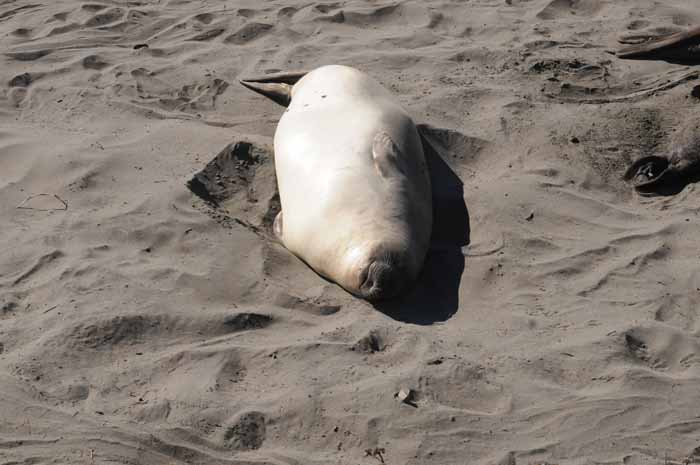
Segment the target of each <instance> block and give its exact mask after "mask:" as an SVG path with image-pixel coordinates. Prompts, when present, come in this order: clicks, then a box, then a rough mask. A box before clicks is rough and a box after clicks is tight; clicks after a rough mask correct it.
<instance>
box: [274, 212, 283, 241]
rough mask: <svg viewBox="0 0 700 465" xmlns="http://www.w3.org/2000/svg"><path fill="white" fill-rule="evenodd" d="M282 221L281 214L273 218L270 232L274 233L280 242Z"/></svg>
mask: <svg viewBox="0 0 700 465" xmlns="http://www.w3.org/2000/svg"><path fill="white" fill-rule="evenodd" d="M282 221H283V220H282V212H279V213H278V214H277V216H275V221H274V222H273V223H272V231H273V232H274V233H275V237H276V238H277V239H279V240H280V241H281V240H282V227H283V224H282Z"/></svg>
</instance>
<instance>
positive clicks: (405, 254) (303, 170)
mask: <svg viewBox="0 0 700 465" xmlns="http://www.w3.org/2000/svg"><path fill="white" fill-rule="evenodd" d="M241 83H242V84H243V85H245V86H246V87H248V88H249V89H252V90H254V91H256V92H258V93H261V94H263V95H265V96H267V97H269V98H271V99H273V100H274V101H276V102H277V103H280V104H282V105H285V106H288V108H287V110H286V111H285V113H284V114H283V115H282V118H281V119H280V121H279V124H278V126H277V130H276V132H275V137H274V151H275V170H276V174H277V183H278V187H279V195H280V203H281V206H282V211H281V212H280V214H279V215H278V216H277V218H276V219H275V224H274V230H275V234H276V235H277V236H278V238H279V239H280V240H281V241H282V243H283V244H284V246H285V247H286V248H287V249H289V250H290V251H291V252H292V253H294V254H295V255H296V256H298V257H299V258H301V259H302V260H303V261H304V262H306V263H307V264H308V265H309V266H310V267H311V268H313V269H314V270H315V271H316V272H317V273H318V274H320V275H321V276H324V277H326V278H328V279H329V280H331V281H334V282H336V283H338V284H339V285H341V286H342V287H343V288H345V289H346V290H347V291H349V292H351V293H352V294H355V295H357V296H360V297H362V298H364V299H367V300H370V301H376V300H381V299H386V298H390V297H394V296H396V295H398V294H399V293H401V292H402V291H404V290H405V289H406V288H407V287H408V286H409V285H411V284H412V283H413V282H414V281H415V280H416V278H417V276H418V274H419V272H420V270H421V268H422V266H423V262H424V260H425V256H426V253H427V251H428V247H429V243H430V234H431V230H432V215H433V212H432V199H431V187H430V177H429V174H428V169H427V166H426V162H425V157H424V154H423V148H422V144H421V139H420V136H419V134H418V131H417V129H416V126H415V124H414V123H413V121H412V120H411V118H410V116H409V115H408V114H407V113H406V111H405V110H404V109H403V108H402V107H401V105H400V104H399V103H398V102H397V101H396V99H395V98H394V97H393V96H392V95H391V94H390V93H389V92H388V91H387V90H386V89H385V88H384V87H382V86H381V85H380V84H379V83H378V82H376V81H375V80H374V79H372V78H370V77H369V76H367V75H366V74H364V73H362V72H360V71H358V70H356V69H353V68H350V67H347V66H337V65H333V66H323V67H321V68H318V69H315V70H313V71H311V72H309V73H287V74H280V75H276V76H266V77H263V78H259V79H248V80H244V81H241Z"/></svg>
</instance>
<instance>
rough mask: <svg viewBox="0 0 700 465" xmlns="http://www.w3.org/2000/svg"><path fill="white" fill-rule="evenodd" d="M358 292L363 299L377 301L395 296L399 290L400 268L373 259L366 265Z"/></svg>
mask: <svg viewBox="0 0 700 465" xmlns="http://www.w3.org/2000/svg"><path fill="white" fill-rule="evenodd" d="M363 275H364V276H365V278H364V280H363V281H362V284H361V285H360V294H361V296H362V297H363V298H364V299H367V300H369V301H377V300H384V299H390V298H392V297H395V296H396V295H397V294H398V293H399V292H400V291H401V279H402V276H400V270H399V269H398V267H396V266H395V265H393V264H391V263H389V262H385V261H377V260H375V261H373V262H372V263H370V265H369V266H368V267H367V269H366V271H365V273H363Z"/></svg>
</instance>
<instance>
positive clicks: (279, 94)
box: [241, 71, 307, 107]
mask: <svg viewBox="0 0 700 465" xmlns="http://www.w3.org/2000/svg"><path fill="white" fill-rule="evenodd" d="M306 74H307V72H306V71H292V72H287V73H276V74H268V75H265V76H261V77H257V78H250V79H241V84H243V85H244V86H245V87H247V88H248V89H250V90H252V91H253V92H257V93H258V94H261V95H264V96H265V97H267V98H269V99H270V100H272V101H274V102H275V103H278V104H280V105H282V106H283V107H286V106H289V102H291V101H292V87H293V86H294V84H296V83H297V81H299V79H301V78H303V77H304V76H305V75H306Z"/></svg>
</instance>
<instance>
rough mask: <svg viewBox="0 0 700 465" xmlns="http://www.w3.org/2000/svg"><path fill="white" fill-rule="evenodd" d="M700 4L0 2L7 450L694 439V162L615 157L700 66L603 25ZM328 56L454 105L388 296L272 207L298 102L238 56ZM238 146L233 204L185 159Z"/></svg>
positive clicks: (650, 460)
mask: <svg viewBox="0 0 700 465" xmlns="http://www.w3.org/2000/svg"><path fill="white" fill-rule="evenodd" d="M698 24H700V5H694V2H691V1H687V0H669V1H666V2H659V1H654V0H463V1H458V0H435V1H433V0H393V1H384V0H371V1H365V0H363V1H360V0H345V1H338V2H328V3H317V2H302V1H297V0H286V1H282V0H270V1H264V2H261V1H253V0H241V1H231V0H200V1H196V0H133V1H123V0H106V1H99V2H92V1H87V2H79V1H73V0H55V1H42V0H32V1H29V0H0V44H1V48H2V53H1V54H0V83H1V85H0V122H1V124H0V221H1V223H0V224H2V229H1V230H0V464H3V465H10V464H13V465H15V464H23V465H30V464H49V463H50V464H90V465H92V464H130V465H137V464H138V465H140V464H143V465H146V464H148V465H174V464H202V465H204V464H237V465H253V464H255V465H263V464H269V465H282V464H285V465H316V464H317V465H322V464H323V465H326V464H348V465H350V464H352V465H371V464H381V463H382V462H383V463H386V464H388V465H404V464H410V465H424V464H435V465H458V464H459V465H465V464H470V465H473V464H478V465H482V464H483V465H516V464H517V465H527V464H544V463H547V464H550V465H553V464H558V465H569V464H571V465H583V464H625V465H648V464H659V465H661V464H664V465H665V464H690V463H699V462H700V321H699V316H700V235H699V234H698V230H699V228H700V216H699V213H700V202H699V201H698V199H700V191H699V188H698V186H697V185H695V184H693V183H690V184H688V185H687V186H685V187H684V188H683V189H682V190H680V191H679V192H675V193H674V194H673V195H665V196H652V197H646V196H640V195H639V194H638V193H636V192H635V191H634V189H633V188H632V187H631V186H630V184H629V183H628V182H627V181H626V180H625V179H624V174H625V172H626V170H627V168H628V167H629V166H630V163H631V162H632V161H633V160H636V159H638V158H640V157H642V156H648V155H665V154H667V153H669V151H670V150H672V149H673V144H674V140H676V139H674V137H675V135H676V134H677V133H678V132H679V131H681V130H682V128H683V127H685V126H687V125H688V124H691V123H692V122H693V121H699V120H700V113H699V112H700V99H698V98H695V97H693V96H692V95H691V91H692V89H693V87H694V86H695V85H697V84H698V83H699V82H698V80H697V78H698V77H699V76H700V68H698V67H692V66H684V65H680V64H673V63H667V62H663V61H636V60H621V59H619V58H618V57H616V56H615V55H614V54H612V53H610V52H612V51H614V50H616V49H618V48H620V47H621V46H622V45H621V43H620V42H619V40H620V39H621V38H624V37H632V38H634V36H644V35H645V34H646V35H659V34H667V33H671V32H677V31H681V30H684V29H687V28H689V27H692V26H696V25H698ZM326 64H342V65H348V66H353V67H355V68H357V69H359V70H361V71H363V72H365V73H367V74H369V75H370V76H372V77H374V78H375V79H377V80H378V81H379V82H381V83H382V84H383V85H384V86H385V87H387V88H388V89H390V90H391V92H392V93H394V94H395V95H396V98H397V99H398V100H399V101H400V102H401V104H402V105H403V106H404V107H405V108H406V109H407V110H408V112H409V113H410V114H411V115H412V117H413V119H414V121H415V122H416V124H425V125H430V127H432V128H433V129H434V133H435V134H437V135H436V136H435V139H434V140H433V142H434V146H433V148H434V153H432V154H431V157H432V160H433V161H432V162H431V163H432V164H431V176H432V179H433V184H434V185H438V193H440V192H442V193H444V196H442V197H440V199H441V201H442V202H443V203H442V204H441V205H444V210H441V211H440V212H438V214H437V215H438V219H439V221H437V222H436V224H437V225H438V226H436V229H435V230H434V231H433V239H434V241H433V242H434V243H433V247H432V248H431V250H430V252H429V254H428V258H427V260H426V264H425V267H424V272H423V274H422V275H421V277H420V279H419V282H418V283H417V284H416V286H415V288H414V289H412V290H411V292H409V293H407V294H406V295H405V296H403V297H402V298H400V299H397V300H394V301H392V302H388V303H384V304H381V305H370V304H369V303H367V302H365V301H362V300H360V299H357V298H355V297H353V296H351V295H350V294H348V293H347V292H345V291H344V290H343V289H342V288H340V287H338V286H336V285H334V284H333V283H331V282H329V281H326V280H324V279H323V278H321V277H319V276H318V275H317V274H316V273H314V272H313V271H312V270H311V269H309V268H308V267H307V266H306V265H305V264H304V263H303V262H302V261H300V260H299V259H298V258H296V257H295V256H294V255H292V254H291V253H289V252H288V251H287V250H286V249H285V248H284V247H282V246H281V245H280V244H278V243H277V242H276V241H274V240H271V238H270V235H269V234H268V231H269V226H270V224H271V218H273V217H274V216H273V213H274V212H275V211H276V208H279V200H278V198H277V197H276V195H275V194H276V182H275V175H274V160H273V155H272V153H271V147H272V136H273V134H274V131H275V127H276V125H277V122H278V120H279V118H280V116H281V114H282V112H283V111H284V108H282V107H280V106H278V105H275V104H274V103H273V102H271V101H269V100H266V99H265V98H263V97H261V96H260V95H257V94H255V93H253V92H251V91H249V90H247V89H245V88H244V87H243V86H241V85H240V84H239V82H238V81H239V80H240V79H242V78H245V77H251V76H260V75H265V74H267V73H274V72H281V71H288V70H302V69H308V70H311V69H314V68H316V67H318V66H322V65H326ZM241 143H244V145H241ZM236 144H238V145H236ZM245 144H248V145H245ZM236 147H238V148H236ZM241 147H243V148H241ZM245 147H252V148H250V149H245V150H248V151H247V152H246V151H245V150H244V148H245ZM240 150H244V151H243V152H240ZM244 152H245V153H244ZM239 153H243V155H245V157H247V158H245V160H244V161H240V160H242V158H240V157H239V155H237V154H239ZM251 153H252V154H253V155H250V154H251ZM246 154H247V155H246ZM217 156H218V157H217ZM241 156H242V155H241ZM222 157H223V158H222ZM237 157H239V158H237ZM224 158H225V159H226V160H229V161H231V160H233V161H234V162H236V163H238V164H235V166H234V165H232V166H234V168H235V169H233V171H230V172H228V174H227V176H229V175H230V177H231V179H229V181H230V183H229V184H227V186H228V187H227V190H226V191H225V193H224V194H225V195H224V194H222V198H221V199H220V200H221V202H220V203H219V205H218V206H213V205H212V204H211V203H208V202H206V201H205V200H203V199H202V198H201V197H200V196H197V195H195V193H193V192H192V191H191V190H190V188H188V183H189V184H190V186H191V181H192V179H193V177H195V176H196V175H197V174H198V173H199V174H200V177H201V176H204V175H205V174H207V173H209V174H210V175H211V176H213V177H212V178H211V179H214V178H215V177H216V174H217V172H216V169H218V168H216V166H218V165H216V166H215V165H212V164H211V163H216V160H222V159H224ZM208 166H209V168H208V169H209V171H207V167H208ZM212 170H214V171H212ZM212 173H213V174H212ZM229 181H227V182H229ZM436 181H437V184H436ZM443 183H444V184H443ZM443 186H444V188H445V190H444V191H441V190H440V189H442V187H443ZM455 192H457V193H458V195H456V196H455V195H454V193H455ZM440 195H442V194H440ZM455 212H457V213H455ZM402 389H403V390H411V394H412V401H411V402H410V403H406V402H401V400H400V399H399V398H397V393H399V391H401V390H402Z"/></svg>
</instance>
